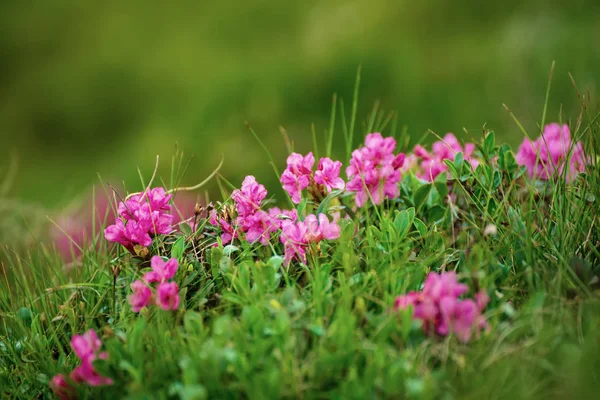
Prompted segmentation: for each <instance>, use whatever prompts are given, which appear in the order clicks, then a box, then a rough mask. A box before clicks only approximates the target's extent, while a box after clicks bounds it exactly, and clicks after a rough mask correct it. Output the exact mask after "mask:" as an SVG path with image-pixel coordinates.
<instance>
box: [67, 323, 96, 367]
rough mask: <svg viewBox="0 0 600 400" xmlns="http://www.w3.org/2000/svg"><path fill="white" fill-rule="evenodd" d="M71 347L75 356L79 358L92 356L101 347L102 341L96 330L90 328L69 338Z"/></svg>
mask: <svg viewBox="0 0 600 400" xmlns="http://www.w3.org/2000/svg"><path fill="white" fill-rule="evenodd" d="M71 347H72V348H73V351H75V354H77V357H79V358H80V359H81V360H83V359H86V358H89V357H93V356H94V355H95V354H96V353H97V352H98V351H99V350H100V347H102V342H101V341H100V339H99V338H98V335H97V334H96V332H95V331H94V330H92V329H90V330H89V331H87V332H86V333H84V334H83V335H75V336H73V337H72V338H71Z"/></svg>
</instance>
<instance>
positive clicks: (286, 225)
mask: <svg viewBox="0 0 600 400" xmlns="http://www.w3.org/2000/svg"><path fill="white" fill-rule="evenodd" d="M340 231H341V228H340V226H339V225H338V224H337V222H329V219H328V218H327V216H326V215H325V214H319V216H318V217H317V216H316V215H313V214H310V215H308V216H307V217H306V218H305V219H304V221H292V220H284V221H283V222H282V232H281V237H280V239H281V242H282V243H283V246H284V253H285V257H284V258H285V260H284V263H285V264H286V265H289V263H290V262H291V261H292V260H293V259H297V260H300V261H301V262H303V263H306V251H307V249H308V247H309V245H310V244H311V243H319V242H320V241H322V240H324V239H327V240H334V239H337V238H339V237H340Z"/></svg>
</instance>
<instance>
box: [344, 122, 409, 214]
mask: <svg viewBox="0 0 600 400" xmlns="http://www.w3.org/2000/svg"><path fill="white" fill-rule="evenodd" d="M395 148H396V141H395V140H394V138H392V137H387V138H384V137H382V136H381V134H380V133H371V134H368V135H367V137H366V139H365V146H364V147H361V148H359V149H357V150H354V151H353V152H352V158H351V159H350V165H349V166H348V168H346V175H348V178H349V181H348V183H347V184H346V189H347V190H348V191H350V192H355V193H356V196H355V199H354V200H355V202H356V205H357V206H358V207H362V206H363V205H364V204H365V203H366V202H367V200H369V198H371V199H372V201H373V204H376V205H378V204H381V202H382V201H383V200H384V199H385V198H388V199H394V198H397V197H398V196H399V195H400V189H399V187H398V183H399V182H400V180H401V179H402V175H401V173H400V170H401V168H402V165H403V164H404V161H405V157H404V155H403V154H398V155H394V149H395Z"/></svg>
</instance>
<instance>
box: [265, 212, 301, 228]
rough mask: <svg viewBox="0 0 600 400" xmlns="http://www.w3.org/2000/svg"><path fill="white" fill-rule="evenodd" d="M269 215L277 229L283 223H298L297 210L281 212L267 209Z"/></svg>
mask: <svg viewBox="0 0 600 400" xmlns="http://www.w3.org/2000/svg"><path fill="white" fill-rule="evenodd" d="M269 215H270V216H271V220H272V221H273V223H274V224H276V226H277V228H278V229H281V227H282V225H283V223H284V221H291V222H292V223H296V221H298V210H296V209H293V210H281V209H280V208H278V207H273V208H270V209H269Z"/></svg>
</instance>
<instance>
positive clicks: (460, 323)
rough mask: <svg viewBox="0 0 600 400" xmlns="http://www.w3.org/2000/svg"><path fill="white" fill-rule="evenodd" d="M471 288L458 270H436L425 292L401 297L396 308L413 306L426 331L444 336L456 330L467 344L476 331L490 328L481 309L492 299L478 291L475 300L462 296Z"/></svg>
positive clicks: (425, 286) (396, 302)
mask: <svg viewBox="0 0 600 400" xmlns="http://www.w3.org/2000/svg"><path fill="white" fill-rule="evenodd" d="M468 291H469V288H468V286H467V285H464V284H461V283H458V281H457V278H456V273H455V272H443V273H442V274H441V275H440V274H436V273H433V272H432V273H430V274H429V275H427V278H426V279H425V284H424V286H423V290H422V291H421V292H410V293H408V294H406V295H402V296H398V297H397V298H396V301H395V304H394V306H395V309H396V310H404V309H406V308H408V307H409V306H412V307H413V309H414V314H413V315H414V318H417V319H420V320H421V321H423V329H424V331H425V332H426V333H428V334H431V333H433V332H435V333H437V334H438V335H442V336H446V335H449V334H450V333H454V334H455V335H456V336H457V337H458V339H459V340H460V341H462V342H464V343H466V342H468V341H469V340H470V339H471V335H472V333H473V332H476V333H479V332H480V331H481V330H482V329H487V327H488V325H487V321H486V319H485V317H484V316H483V315H481V312H482V311H483V309H484V308H485V306H486V305H487V303H488V302H489V297H488V296H487V294H486V293H485V292H480V293H477V294H476V295H475V299H474V300H473V299H459V297H460V296H462V295H463V294H465V293H467V292H468Z"/></svg>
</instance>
